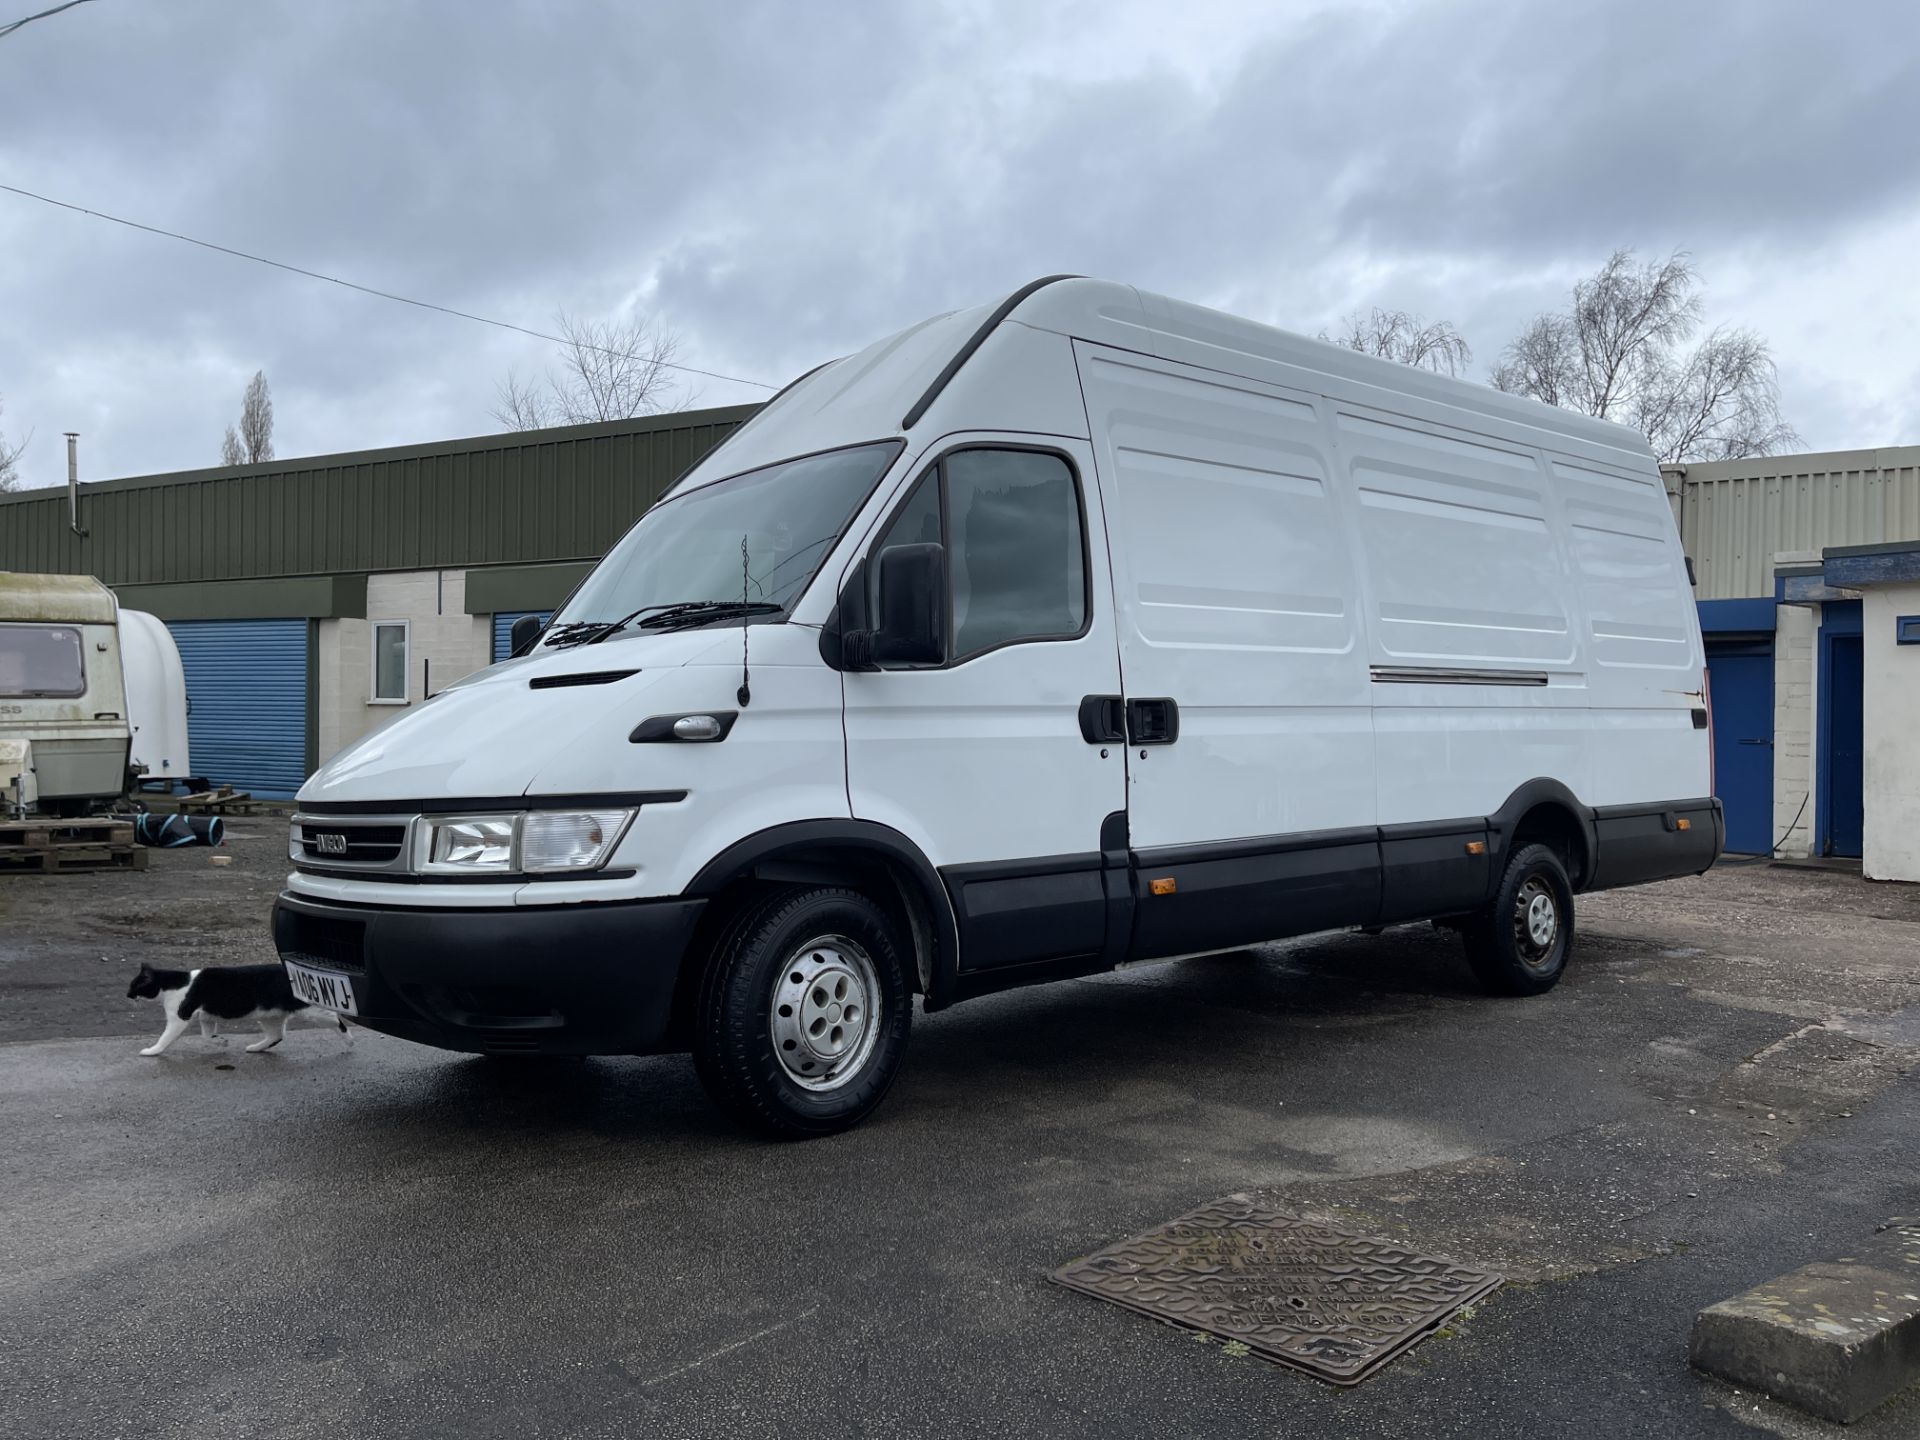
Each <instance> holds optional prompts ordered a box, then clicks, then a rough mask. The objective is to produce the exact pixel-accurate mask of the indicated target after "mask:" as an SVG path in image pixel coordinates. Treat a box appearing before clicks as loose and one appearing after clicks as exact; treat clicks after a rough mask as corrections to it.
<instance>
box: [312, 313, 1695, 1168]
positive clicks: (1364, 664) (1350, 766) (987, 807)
mask: <svg viewBox="0 0 1920 1440" xmlns="http://www.w3.org/2000/svg"><path fill="white" fill-rule="evenodd" d="M521 640H522V646H523V648H524V649H525V653H524V654H522V655H520V656H519V657H518V658H515V659H511V660H508V661H505V662H503V663H501V664H497V665H495V666H493V667H492V668H490V669H487V670H484V671H482V672H480V673H478V674H476V675H474V676H472V677H470V678H469V679H467V680H465V681H464V682H462V683H460V684H458V685H456V686H454V687H452V688H451V689H449V690H447V691H445V692H443V693H442V694H440V695H437V696H435V697H434V698H433V699H432V700H430V701H428V702H427V703H425V704H424V705H421V706H418V707H416V709H415V710H414V711H411V712H409V713H407V714H405V715H404V716H402V717H401V718H400V719H399V720H398V721H397V722H396V723H393V724H391V725H389V726H387V727H386V728H385V729H383V730H380V731H378V732H376V733H375V734H373V735H371V736H369V737H368V738H367V739H365V740H363V741H361V742H360V743H359V744H357V745H355V746H353V747H352V748H350V749H348V750H346V751H343V752H342V753H341V754H340V755H338V756H336V757H335V758H334V759H333V760H331V761H330V762H329V763H328V764H326V765H324V766H323V767H321V769H320V770H319V771H318V772H317V773H316V774H315V775H314V776H313V778H312V779H311V780H310V781H309V782H308V783H307V785H306V787H305V788H304V789H303V790H302V791H301V792H300V801H299V813H298V814H297V815H296V816H295V817H294V820H293V827H292V836H291V846H290V848H291V853H292V859H293V864H294V871H293V874H292V876H291V878H290V879H289V882H288V886H287V889H286V892H285V893H284V894H283V895H282V897H281V898H280V901H279V903H278V905H277V906H276V909H275V912H274V936H275V940H276V942H277V944H278V947H279V950H280V953H281V955H282V957H283V958H284V960H285V962H286V965H287V970H288V973H289V974H290V975H291V977H292V979H293V983H294V985H295V987H296V988H297V989H298V990H299V992H300V993H301V994H302V995H303V996H305V997H306V998H307V999H308V1000H310V1001H312V1002H314V1003H316V1004H319V1005H324V1006H331V1007H333V1008H335V1009H337V1010H340V1011H342V1012H344V1013H346V1014H349V1015H354V1016H356V1017H357V1018H358V1019H359V1021H360V1023H362V1024H364V1025H368V1026H371V1027H372V1028H374V1029H377V1030H383V1031H386V1032H387V1033H389V1034H393V1035H401V1036H405V1037H407V1038H409V1039H413V1040H418V1041H422V1042H424V1043H427V1044H430V1045H438V1046H443V1047H445V1048H448V1049H454V1050H468V1051H479V1052H496V1053H512V1052H529V1051H531V1052H546V1053H566V1054H649V1053H658V1052H664V1051H677V1050H690V1051H691V1052H692V1054H693V1057H694V1062H695V1065H696V1067H697V1068H698V1071H699V1074H700V1077H701V1079H702V1080H703V1082H704V1083H705V1085H706V1087H707V1089H708V1090H709V1092H710V1093H711V1094H712V1095H713V1097H714V1098H715V1099H716V1100H717V1101H719V1102H720V1103H721V1104H722V1105H724V1106H725V1107H726V1108H727V1109H729V1110H730V1111H732V1112H733V1113H734V1114H736V1115H738V1116H740V1117H742V1118H744V1119H746V1120H747V1121H749V1122H751V1123H753V1124H756V1125H758V1126H760V1127H762V1128H765V1129H767V1130H771V1131H774V1132H777V1133H784V1134H797V1135H817V1134H822V1133H826V1132H829V1131H833V1130H838V1129H842V1128H845V1127H846V1126H848V1125H851V1124H853V1123H855V1122H856V1121H858V1120H859V1119H861V1118H862V1117H863V1116H865V1115H866V1114H868V1113H869V1112H870V1111H871V1110H872V1109H873V1108H874V1106H875V1105H877V1104H878V1103H879V1101H880V1099H881V1097H882V1096H883V1095H884V1094H885V1092H886V1090H887V1087H888V1085H889V1083H890V1082H891V1081H892V1079H893V1077H894V1074H895V1073H896V1071H897V1070H898V1068H899V1066H900V1063H901V1059H902V1055H903V1053H904V1050H905V1047H906V1043H907V1034H908V1027H909V1024H910V1021H911V1018H912V1007H913V997H914V995H915V994H918V995H920V996H921V997H922V1003H923V1005H924V1007H925V1008H926V1009H928V1010H935V1009H939V1008H941V1007H943V1006H947V1005H951V1004H953V1003H954V1002H955V1001H958V1000H963V999H966V998H968V997H970V996H976V995H979V994H982V993H983V992H987V991H992V990H998V989H1003V988H1005V987H1008V986H1014V985H1024V984H1029V983H1034V982H1038V981H1045V980H1051V979H1055V978H1058V977H1062V976H1069V975H1077V974H1085V973H1088V972H1092V971H1098V970H1105V969H1110V968H1112V967H1114V966H1116V965H1119V964H1122V963H1124V962H1128V961H1134V960H1142V959H1151V958H1156V957H1165V956H1175V955H1185V954H1191V953H1194V952H1203V951H1210V950H1219V949H1224V948H1228V947H1233V946H1239V945H1244V944H1247V943H1250V942H1255V941H1262V940H1270V939H1274V938H1277V937H1281V936H1287V935H1296V934H1300V933H1303V932H1306V931H1312V930H1322V929H1328V928H1333V927H1342V926H1361V927H1373V926H1382V925H1391V924H1395V923H1399V922H1403V921H1417V920H1428V919H1437V920H1441V921H1443V922H1446V923H1448V924H1450V925H1453V926H1454V927H1456V928H1458V929H1459V930H1460V932H1461V933H1462V934H1463V935H1464V937H1465V942H1466V952H1467V958H1468V960H1469V961H1470V962H1471V964H1472V966H1473V969H1474V971H1475V972H1476V973H1477V975H1478V976H1479V978H1480V979H1481V980H1482V981H1483V982H1484V983H1485V985H1486V986H1487V988H1489V989H1491V990H1493V991H1495V992H1499V993H1506V994H1532V993H1536V992H1539V991H1543V990H1545V989H1547V988H1548V987H1549V986H1551V985H1552V984H1553V983H1554V982H1555V981H1556V980H1557V979H1558V978H1559V976H1560V974H1561V971H1562V969H1563V967H1564V966H1565V964H1566V963H1567V957H1568V951H1569V948H1570V945H1571V943H1572V939H1573V925H1574V896H1575V895H1576V894H1577V893H1579V892H1581V891H1586V890H1597V889H1603V888H1606V887H1609V886H1617V885H1629V884H1634V883H1636V882H1640V881H1646V880H1656V879H1659V878H1661V877H1663V876H1671V875H1683V874H1690V873H1694V872H1697V871H1701V870H1704V869H1706V868H1707V867H1708V866H1709V865H1711V864H1712V863H1713V861H1714V859H1715V857H1716V856H1717V854H1718V853H1719V847H1720V841H1721V817H1720V809H1719V805H1718V804H1717V803H1716V802H1715V800H1714V799H1713V798H1712V778H1711V757H1710V755H1709V750H1708V746H1709V738H1708V737H1709V735H1710V733H1711V732H1710V730H1709V728H1708V716H1707V710H1706V704H1707V701H1706V696H1705V695H1704V693H1703V690H1704V656H1703V653H1702V649H1701V643H1700V632H1699V626H1698V622H1697V620H1696V617H1695V614H1694V607H1693V602H1692V597H1691V594H1690V590H1689V585H1688V579H1687V570H1686V562H1685V557H1684V556H1683V555H1682V553H1681V549H1680V543H1679V537H1678V535H1677V533H1676V531H1675V527H1674V521H1673V516H1672V513H1671V511H1670V509H1669V507H1668V502H1667V497H1666V494H1665V492H1664V490H1663V488H1662V485H1661V480H1660V475H1659V472H1658V469H1657V468H1656V466H1655V463H1654V460H1653V457H1652V455H1651V454H1650V453H1649V452H1648V448H1647V445H1646V443H1645V441H1644V440H1643V439H1642V438H1641V437H1640V436H1638V435H1636V434H1634V433H1632V432H1630V431H1628V430H1625V429H1622V428H1620V427H1619V426H1616V425H1610V424H1606V423H1603V422H1601V421H1597V420H1592V419H1588V418H1585V417H1582V416H1579V415H1574V414H1570V413H1568V412H1566V411H1563V410H1555V409H1551V408H1549V407H1547V406H1545V405H1540V404H1536V403H1534V402H1532V401H1529V400H1523V399H1517V398H1515V397H1513V396H1509V395H1503V394H1501V393H1499V392H1497V391H1495V390H1491V389H1488V388H1486V387H1484V386H1481V385H1476V384H1469V383H1466V382H1463V381H1457V380H1450V379H1446V378H1443V377H1440V376H1435V375H1431V374H1428V373H1426V372H1424V371H1421V370H1416V369H1412V368H1409V367H1407V366H1404V365H1398V364H1394V363H1391V362H1388V361H1384V360H1376V359H1372V358H1370V357H1368V356H1364V355H1359V354H1355V353H1353V352H1351V351H1348V350H1343V349H1339V348H1336V347H1334V346H1331V345H1325V344H1319V343H1316V342H1314V341H1311V340H1305V339H1301V338H1299V337H1297V336H1294V335H1289V334H1285V333H1283V332H1281V331H1278V330H1274V329H1270V328H1268V327H1266V326H1264V325H1257V324H1252V323H1250V322H1248V321H1245V320H1239V319H1235V318H1233V317H1231V316H1228V315H1223V314H1218V313H1216V312H1213V311H1210V310H1205V309H1201V308H1199V307H1196V306H1193V305H1187V304H1181V303H1178V302H1175V301H1171V300H1165V299H1162V298H1159V297H1157V296H1153V295H1147V294H1142V293H1140V292H1138V291H1136V290H1134V289H1132V288H1131V287H1128V286H1125V285H1116V284H1108V283H1103V282H1097V281H1093V280H1084V279H1073V278H1056V279H1053V280H1049V281H1041V282H1038V283H1036V284H1033V285H1029V286H1027V287H1026V288H1024V289H1022V290H1020V291H1019V292H1018V293H1017V294H1014V295H1012V296H1011V297H1009V298H1008V299H1006V300H1005V301H1003V302H1002V303H1000V304H997V305H991V306H983V307H981V308H979V309H975V310H967V311H962V312H959V313H955V314H949V315H943V316H940V317H938V318H935V319H932V320H929V321H927V322H925V323H924V324H921V325H916V326H914V327H913V328H912V329H910V330H906V331H903V332H901V333H900V334H898V335H894V336H891V337H889V338H887V339H885V340H882V341H880V342H878V343H877V344H875V345H872V346H870V347H869V348H867V349H866V350H864V351H862V352H861V353H859V354H857V355H854V356H852V357H851V358H848V359H844V360H840V361H837V362H835V363H833V364H830V365H826V366H822V367H821V368H820V369H818V370H816V371H814V372H812V373H811V374H809V375H807V376H805V377H803V378H802V379H800V380H799V381H797V382H795V383H794V384H793V385H792V386H790V387H789V388H788V389H787V390H786V391H784V392H783V393H782V394H780V395H779V396H778V397H777V398H775V399H774V400H773V401H772V402H771V403H770V404H769V405H768V406H767V407H766V408H765V409H764V410H763V411H761V412H760V413H759V414H758V415H756V416H755V417H754V418H753V419H752V420H751V421H750V422H749V423H748V424H747V425H745V426H744V427H743V428H741V429H740V430H739V431H737V432H736V433H735V434H734V435H733V436H732V437H731V438H729V439H728V440H727V441H726V442H725V443H724V444H722V445H720V446H719V447H718V448H717V449H716V450H714V451H713V452H712V453H711V454H709V455H708V456H707V457H706V458H705V459H704V460H702V461H701V462H700V463H699V464H698V465H696V466H695V467H694V468H693V470H692V471H691V472H690V473H688V474H687V475H686V476H684V477H683V478H682V479H681V480H680V481H679V482H678V483H677V484H676V485H675V486H674V487H673V488H672V490H671V491H670V492H669V493H668V494H667V496H666V497H665V498H664V499H663V500H662V501H661V502H660V503H659V504H657V505H655V506H654V507H653V508H652V509H651V510H650V511H648V512H647V513H646V514H645V515H644V516H642V517H641V518H640V520H639V521H638V523H636V524H635V525H634V526H633V528H632V529H631V530H630V531H629V532H628V533H627V534H626V536H625V537H624V538H623V539H622V540H621V541H620V542H619V543H618V544H617V545H615V546H614V547H613V549H612V550H611V551H610V552H609V553H608V554H607V556H606V558H605V559H604V560H603V561H602V562H601V563H600V565H599V566H598V567H597V568H596V569H595V570H594V571H593V572H592V573H591V574H590V575H589V576H588V577H587V579H586V580H585V581H583V582H582V583H581V585H580V587H579V588H578V589H577V590H576V591H575V593H574V594H573V596H572V597H571V598H570V599H569V600H568V601H567V602H566V604H565V605H564V606H563V607H562V608H561V609H560V611H559V612H558V613H557V614H555V615H554V617H553V618H552V620H551V622H550V623H549V624H548V626H547V627H546V629H545V631H544V633H541V634H540V635H539V636H538V637H537V638H535V637H534V636H532V635H531V634H528V635H523V636H522V637H521Z"/></svg>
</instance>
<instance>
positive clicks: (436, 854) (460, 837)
mask: <svg viewBox="0 0 1920 1440" xmlns="http://www.w3.org/2000/svg"><path fill="white" fill-rule="evenodd" d="M519 828H520V817H519V816H518V815H430V816H428V817H426V818H425V819H423V820H422V821H421V822H420V831H419V840H418V841H417V848H416V850H415V851H414V857H415V858H414V868H415V869H416V870H419V871H420V872H421V873H422V874H425V875H488V874H494V875H505V874H509V873H511V872H512V870H513V868H514V866H513V847H514V838H515V833H516V832H517V831H518V829H519Z"/></svg>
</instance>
